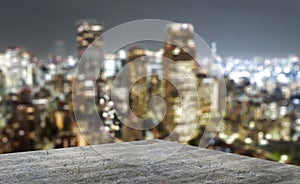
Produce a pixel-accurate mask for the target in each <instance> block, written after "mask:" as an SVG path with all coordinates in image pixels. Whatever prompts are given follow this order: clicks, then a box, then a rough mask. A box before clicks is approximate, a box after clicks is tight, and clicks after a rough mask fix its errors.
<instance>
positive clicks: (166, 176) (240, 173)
mask: <svg viewBox="0 0 300 184" xmlns="http://www.w3.org/2000/svg"><path fill="white" fill-rule="evenodd" d="M152 143H153V141H139V142H134V143H118V144H107V145H99V146H87V147H77V148H67V149H56V150H48V151H34V152H25V153H14V154H3V155H0V183H300V167H297V166H292V165H286V164H279V163H276V162H270V161H265V160H260V159H255V158H250V157H245V156H240V155H235V154H226V153H222V152H217V151H212V150H207V149H203V148H199V147H192V146H188V145H183V146H182V145H180V144H177V143H171V142H167V141H156V144H152ZM139 146H144V147H143V149H144V150H145V154H146V156H149V157H160V152H159V149H160V148H162V147H168V148H169V149H170V150H172V149H173V148H175V149H176V152H174V153H173V154H172V155H171V156H170V157H169V158H168V159H166V160H163V161H160V162H154V163H153V162H147V161H145V163H144V164H142V165H129V164H124V163H120V162H117V161H116V160H119V159H120V158H119V157H120V156H121V157H124V158H126V157H128V158H130V157H132V155H135V154H132V153H133V152H134V151H136V150H135V149H134V148H135V147H139ZM178 146H180V147H181V146H182V147H181V149H179V150H177V148H178ZM96 150H105V152H106V153H109V154H110V156H109V157H110V158H107V157H106V158H105V157H104V156H103V154H102V155H101V154H99V151H96ZM116 150H117V151H116ZM114 156H116V157H118V158H117V159H116V160H115V161H114V159H112V158H114Z"/></svg>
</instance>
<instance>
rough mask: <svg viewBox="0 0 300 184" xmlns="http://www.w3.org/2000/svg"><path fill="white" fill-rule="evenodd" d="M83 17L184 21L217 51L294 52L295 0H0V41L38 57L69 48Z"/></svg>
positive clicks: (297, 31)
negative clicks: (63, 46)
mask: <svg viewBox="0 0 300 184" xmlns="http://www.w3.org/2000/svg"><path fill="white" fill-rule="evenodd" d="M86 18H101V19H102V20H103V21H104V29H105V30H107V29H109V28H111V27H114V26H117V25H119V24H121V23H124V22H127V21H132V20H136V19H148V18H155V19H166V20H170V21H174V22H189V23H192V24H193V25H194V27H195V31H196V32H197V33H198V34H199V35H200V36H201V37H202V38H203V39H204V40H205V41H207V42H208V43H210V42H212V41H217V43H218V46H219V54H220V55H223V56H229V55H233V56H238V57H251V56H254V55H261V56H287V55H289V54H298V55H300V1H299V0H194V1H192V0H180V1H179V0H147V1H145V0H118V1H117V0H47V1H46V0H1V1H0V47H1V49H3V48H5V47H6V46H14V45H18V46H23V47H25V48H27V49H28V50H31V51H33V52H34V53H36V54H37V55H38V56H41V57H44V56H47V55H48V54H50V53H52V52H53V51H54V43H55V41H56V40H64V41H65V43H66V48H67V53H68V54H74V53H75V50H76V42H75V36H76V35H75V25H76V21H77V20H79V19H86Z"/></svg>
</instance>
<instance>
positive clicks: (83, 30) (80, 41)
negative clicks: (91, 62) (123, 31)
mask: <svg viewBox="0 0 300 184" xmlns="http://www.w3.org/2000/svg"><path fill="white" fill-rule="evenodd" d="M102 31H103V30H102V25H101V21H100V20H80V21H78V22H77V39H76V40H77V45H78V56H79V57H81V56H82V54H83V52H84V51H85V49H87V47H88V46H89V45H90V44H93V46H95V47H101V46H102V42H101V41H100V39H97V40H96V41H95V39H96V38H97V37H99V36H100V35H101V34H102ZM94 41H95V42H94Z"/></svg>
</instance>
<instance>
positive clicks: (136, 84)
mask: <svg viewBox="0 0 300 184" xmlns="http://www.w3.org/2000/svg"><path fill="white" fill-rule="evenodd" d="M145 56H146V53H145V50H144V49H142V48H139V47H133V48H131V49H130V50H129V51H128V80H129V83H132V84H133V86H132V88H130V89H129V90H130V91H129V105H130V108H131V110H132V112H133V113H132V114H131V115H129V117H128V118H126V119H124V122H123V123H124V125H123V140H124V141H135V140H141V139H143V131H142V130H141V129H142V128H143V127H141V126H142V121H143V120H142V119H146V118H147V117H148V116H149V114H148V113H149V110H148V105H147V104H148V95H147V92H148V91H147V89H148V88H147V76H144V77H143V78H141V79H138V78H139V76H140V74H145V75H146V74H147V66H145V65H144V64H139V63H137V64H135V63H136V62H144V63H145V59H146V57H145ZM140 118H141V119H140ZM133 127H134V128H133Z"/></svg>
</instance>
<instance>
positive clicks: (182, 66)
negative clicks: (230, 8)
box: [162, 23, 198, 142]
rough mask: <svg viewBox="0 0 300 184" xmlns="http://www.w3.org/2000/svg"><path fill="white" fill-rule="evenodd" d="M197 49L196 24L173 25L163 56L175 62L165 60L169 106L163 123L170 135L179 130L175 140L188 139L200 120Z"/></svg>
mask: <svg viewBox="0 0 300 184" xmlns="http://www.w3.org/2000/svg"><path fill="white" fill-rule="evenodd" d="M195 52H196V46H195V41H194V36H193V26H192V25H191V24H181V23H173V24H169V25H168V26H167V33H166V43H165V46H164V53H163V57H164V58H168V59H170V60H171V61H172V62H173V61H174V62H175V63H172V62H166V61H165V59H163V61H162V62H163V73H164V77H165V79H164V80H163V84H162V85H163V89H164V98H165V101H166V105H167V111H166V114H165V118H164V120H163V126H164V128H165V130H166V132H167V133H168V134H170V133H171V132H173V133H175V135H176V136H175V137H173V138H172V137H171V139H172V140H174V141H179V142H187V141H188V140H189V138H190V135H191V134H192V132H193V128H192V127H194V126H196V125H197V121H198V115H197V112H198V102H197V94H195V88H197V77H196V72H197V68H198V65H197V62H196V61H195V60H194V57H195ZM172 83H173V84H172ZM179 91H180V93H181V94H180V95H181V96H179ZM183 110H184V111H185V112H183ZM175 127H176V129H175ZM174 131H175V132H174ZM166 136H167V135H166Z"/></svg>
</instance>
